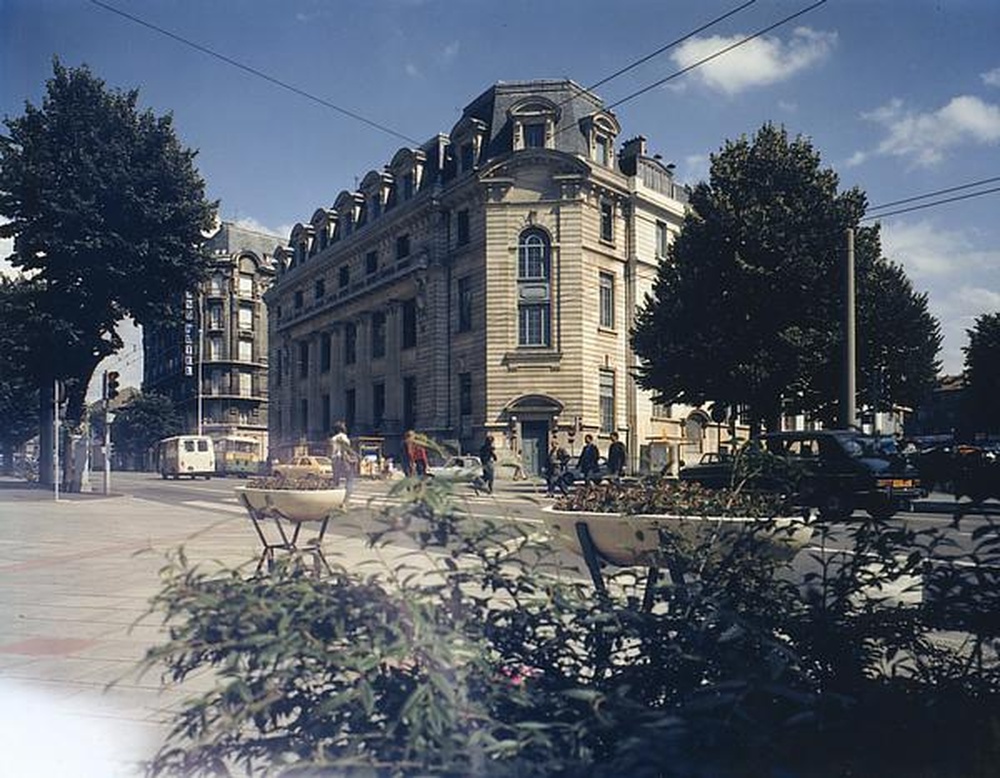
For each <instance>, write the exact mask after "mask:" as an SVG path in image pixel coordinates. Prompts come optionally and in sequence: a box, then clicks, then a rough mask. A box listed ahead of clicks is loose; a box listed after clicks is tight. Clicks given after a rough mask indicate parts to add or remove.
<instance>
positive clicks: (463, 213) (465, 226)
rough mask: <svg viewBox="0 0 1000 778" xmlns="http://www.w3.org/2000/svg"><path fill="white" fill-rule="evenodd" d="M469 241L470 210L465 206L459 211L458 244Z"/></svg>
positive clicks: (462, 244) (461, 244)
mask: <svg viewBox="0 0 1000 778" xmlns="http://www.w3.org/2000/svg"><path fill="white" fill-rule="evenodd" d="M468 242H469V211H468V209H466V208H463V209H462V210H460V211H459V212H458V245H459V246H464V245H465V244H466V243H468Z"/></svg>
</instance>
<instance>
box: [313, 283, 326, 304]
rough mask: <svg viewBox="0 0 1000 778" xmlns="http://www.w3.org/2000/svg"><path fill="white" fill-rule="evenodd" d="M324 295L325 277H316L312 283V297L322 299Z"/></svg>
mask: <svg viewBox="0 0 1000 778" xmlns="http://www.w3.org/2000/svg"><path fill="white" fill-rule="evenodd" d="M325 296H326V279H325V278H317V279H316V281H315V282H314V283H313V297H315V298H316V299H317V300H322V299H323V298H324V297H325Z"/></svg>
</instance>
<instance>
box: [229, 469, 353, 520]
mask: <svg viewBox="0 0 1000 778" xmlns="http://www.w3.org/2000/svg"><path fill="white" fill-rule="evenodd" d="M236 494H237V496H238V497H239V498H240V500H241V501H242V502H243V504H244V506H246V508H247V509H248V510H249V511H251V512H253V511H257V512H258V513H259V514H261V515H264V516H266V517H272V516H274V517H278V518H281V519H285V520H286V521H293V522H303V521H322V520H323V519H326V518H328V517H329V516H330V514H331V512H333V511H336V510H339V509H341V508H342V507H343V505H344V501H345V500H346V498H347V490H346V488H345V487H344V486H343V485H340V484H339V483H338V482H337V481H336V480H335V479H333V478H331V477H329V476H319V475H314V474H309V475H305V476H281V475H278V476H268V477H266V478H251V479H250V480H249V481H248V482H247V484H246V486H238V487H236Z"/></svg>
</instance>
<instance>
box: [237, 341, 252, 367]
mask: <svg viewBox="0 0 1000 778" xmlns="http://www.w3.org/2000/svg"><path fill="white" fill-rule="evenodd" d="M239 349H240V351H239V357H240V362H253V341H252V340H250V338H240V345H239Z"/></svg>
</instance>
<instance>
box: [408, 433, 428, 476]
mask: <svg viewBox="0 0 1000 778" xmlns="http://www.w3.org/2000/svg"><path fill="white" fill-rule="evenodd" d="M427 468H428V462H427V449H425V448H424V447H423V445H421V443H420V442H419V441H418V440H417V433H416V432H414V431H413V430H407V431H406V434H405V435H403V472H404V473H406V475H407V476H409V477H410V478H423V477H424V476H426V475H427Z"/></svg>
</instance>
